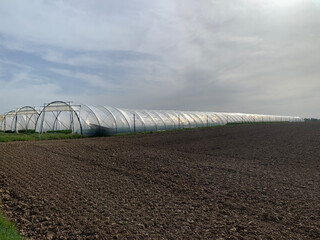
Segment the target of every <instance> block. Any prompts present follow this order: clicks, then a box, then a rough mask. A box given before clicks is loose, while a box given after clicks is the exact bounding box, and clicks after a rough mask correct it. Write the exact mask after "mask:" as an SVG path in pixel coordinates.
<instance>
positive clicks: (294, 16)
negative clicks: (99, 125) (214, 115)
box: [0, 0, 320, 118]
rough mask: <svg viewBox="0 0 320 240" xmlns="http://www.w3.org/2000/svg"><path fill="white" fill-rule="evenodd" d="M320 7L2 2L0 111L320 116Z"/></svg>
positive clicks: (308, 2) (301, 0) (312, 3)
mask: <svg viewBox="0 0 320 240" xmlns="http://www.w3.org/2000/svg"><path fill="white" fill-rule="evenodd" d="M319 39H320V0H210V1H209V0H201V1H195V0H155V1H150V0H130V1H128V0H117V1H114V0H104V1H101V0H90V1H87V0H68V1H66V0H55V1H49V0H46V1H45V0H31V1H18V0H0V113H5V112H8V111H10V110H12V109H16V108H18V107H22V106H25V105H30V106H35V107H40V106H42V105H43V104H44V103H49V102H52V101H55V100H62V101H68V102H69V101H72V102H74V103H85V104H89V105H111V106H116V107H123V108H137V109H165V110H171V109H172V110H173V109H175V110H199V111H215V112H243V113H261V114H277V115H292V116H300V117H317V118H320V108H319V107H318V105H319V103H318V102H319V100H320V99H319V92H320V78H319V76H320V66H319V64H320V42H319Z"/></svg>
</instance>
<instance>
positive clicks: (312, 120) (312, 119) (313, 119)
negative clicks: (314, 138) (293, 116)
mask: <svg viewBox="0 0 320 240" xmlns="http://www.w3.org/2000/svg"><path fill="white" fill-rule="evenodd" d="M304 121H305V122H319V121H320V119H317V118H305V119H304Z"/></svg>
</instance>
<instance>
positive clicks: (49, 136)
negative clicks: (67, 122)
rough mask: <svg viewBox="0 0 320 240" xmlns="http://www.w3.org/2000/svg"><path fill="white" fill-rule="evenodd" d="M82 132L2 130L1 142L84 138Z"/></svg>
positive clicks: (0, 133)
mask: <svg viewBox="0 0 320 240" xmlns="http://www.w3.org/2000/svg"><path fill="white" fill-rule="evenodd" d="M83 137H85V136H82V135H80V134H71V133H66V132H52V133H42V134H40V133H5V132H0V142H14V141H38V140H54V139H74V138H83Z"/></svg>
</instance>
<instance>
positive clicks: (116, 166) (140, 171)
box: [0, 123, 320, 239]
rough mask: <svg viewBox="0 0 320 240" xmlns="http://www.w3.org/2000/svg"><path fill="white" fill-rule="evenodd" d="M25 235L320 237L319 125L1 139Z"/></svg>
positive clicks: (9, 189) (4, 195)
mask: <svg viewBox="0 0 320 240" xmlns="http://www.w3.org/2000/svg"><path fill="white" fill-rule="evenodd" d="M0 211H2V212H3V214H4V215H5V216H7V217H8V218H9V219H10V220H12V221H14V222H15V223H16V226H17V228H18V230H19V232H20V233H21V234H22V235H23V236H25V237H27V238H28V239H320V124H311V123H308V124H306V123H296V124H268V125H264V124H261V125H243V126H231V127H218V128H210V129H197V130H188V131H178V132H163V133H155V134H147V135H135V136H121V137H108V138H90V139H76V140H60V141H43V142H14V143H1V144H0Z"/></svg>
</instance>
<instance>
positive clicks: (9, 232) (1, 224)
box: [0, 213, 23, 240]
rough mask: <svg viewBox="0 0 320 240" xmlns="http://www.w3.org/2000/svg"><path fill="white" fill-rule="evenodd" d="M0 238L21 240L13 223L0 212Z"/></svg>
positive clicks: (3, 239)
mask: <svg viewBox="0 0 320 240" xmlns="http://www.w3.org/2000/svg"><path fill="white" fill-rule="evenodd" d="M0 239H1V240H23V237H21V236H20V235H19V233H18V231H17V229H16V228H15V226H14V224H13V223H11V222H9V221H8V220H7V219H5V218H4V217H3V216H2V214H1V213H0Z"/></svg>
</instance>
